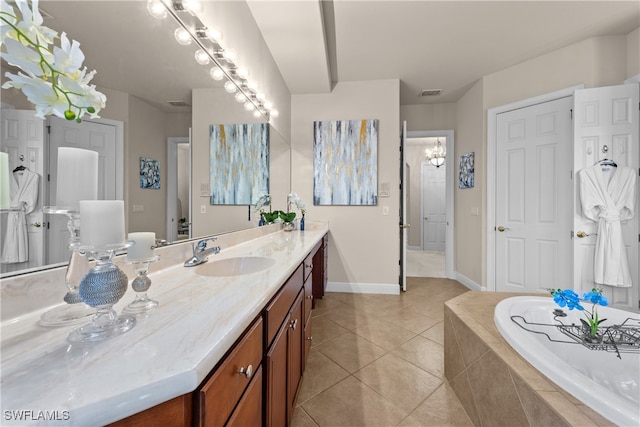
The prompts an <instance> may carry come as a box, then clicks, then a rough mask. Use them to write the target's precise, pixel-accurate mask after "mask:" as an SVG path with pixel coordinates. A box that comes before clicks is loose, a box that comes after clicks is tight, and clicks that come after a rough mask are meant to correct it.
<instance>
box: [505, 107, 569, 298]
mask: <svg viewBox="0 0 640 427" xmlns="http://www.w3.org/2000/svg"><path fill="white" fill-rule="evenodd" d="M571 106H572V100H571V98H562V99H558V100H554V101H550V102H545V103H542V104H538V105H533V106H531V107H527V108H522V109H518V110H513V111H509V112H505V113H502V114H499V115H498V118H497V132H498V135H497V136H498V138H497V171H496V230H495V233H496V290H498V291H507V292H546V290H547V289H548V288H556V287H568V286H569V284H570V283H571V204H570V203H567V202H566V201H567V200H571V194H572V183H571V170H570V165H571V149H572V128H571V121H570V110H571Z"/></svg>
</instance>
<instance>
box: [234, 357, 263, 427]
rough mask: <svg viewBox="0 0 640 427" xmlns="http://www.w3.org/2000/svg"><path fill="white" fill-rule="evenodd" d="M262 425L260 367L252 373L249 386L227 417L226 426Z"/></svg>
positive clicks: (249, 426) (247, 426)
mask: <svg viewBox="0 0 640 427" xmlns="http://www.w3.org/2000/svg"><path fill="white" fill-rule="evenodd" d="M261 425H262V368H259V369H258V371H257V372H256V373H255V374H254V375H253V379H252V380H251V384H249V388H247V391H246V392H245V393H244V396H242V399H241V400H240V403H238V406H237V407H236V409H235V411H233V415H231V418H229V422H228V423H227V427H232V426H233V427H253V426H255V427H260V426H261Z"/></svg>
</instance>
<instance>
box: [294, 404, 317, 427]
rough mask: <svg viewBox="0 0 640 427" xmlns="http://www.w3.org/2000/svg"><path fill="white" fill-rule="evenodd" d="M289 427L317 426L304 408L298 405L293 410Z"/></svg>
mask: <svg viewBox="0 0 640 427" xmlns="http://www.w3.org/2000/svg"><path fill="white" fill-rule="evenodd" d="M291 427H318V424H316V423H315V421H313V420H312V419H311V417H310V416H309V414H307V413H306V412H305V411H304V409H302V408H301V407H300V406H296V409H294V410H293V418H292V419H291Z"/></svg>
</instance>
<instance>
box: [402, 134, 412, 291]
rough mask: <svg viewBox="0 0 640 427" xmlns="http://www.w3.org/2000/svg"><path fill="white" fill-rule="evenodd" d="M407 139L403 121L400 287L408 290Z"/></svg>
mask: <svg viewBox="0 0 640 427" xmlns="http://www.w3.org/2000/svg"><path fill="white" fill-rule="evenodd" d="M406 140H407V122H406V121H404V122H402V133H401V134H400V288H401V289H402V291H406V290H407V229H408V228H409V227H410V225H409V224H407V218H406V216H407V192H406V191H405V184H406V182H407V159H406V154H405V149H404V146H405V142H406Z"/></svg>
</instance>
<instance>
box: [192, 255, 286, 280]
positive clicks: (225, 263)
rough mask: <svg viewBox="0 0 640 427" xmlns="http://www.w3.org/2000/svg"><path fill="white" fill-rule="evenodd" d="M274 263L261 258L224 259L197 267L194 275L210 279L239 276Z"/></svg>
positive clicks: (257, 270)
mask: <svg viewBox="0 0 640 427" xmlns="http://www.w3.org/2000/svg"><path fill="white" fill-rule="evenodd" d="M210 259H211V258H210ZM275 263H276V262H275V261H274V260H273V259H271V258H267V257H262V256H248V257H237V258H225V259H220V260H217V261H209V262H207V263H206V264H202V265H199V266H198V267H196V273H197V274H199V275H201V276H211V277H228V276H241V275H244V274H252V273H257V272H259V271H262V270H266V269H267V268H269V267H272V266H273V265H274V264H275Z"/></svg>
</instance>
